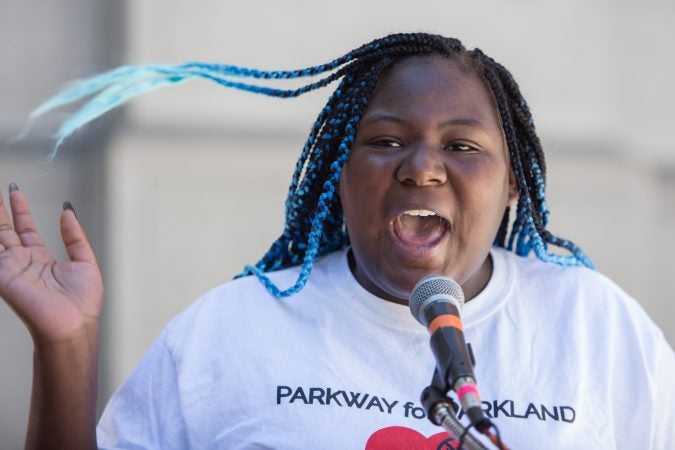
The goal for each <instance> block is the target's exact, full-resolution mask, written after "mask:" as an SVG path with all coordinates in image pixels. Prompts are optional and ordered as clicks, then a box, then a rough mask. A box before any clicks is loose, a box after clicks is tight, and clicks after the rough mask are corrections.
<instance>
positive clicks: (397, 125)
mask: <svg viewBox="0 0 675 450" xmlns="http://www.w3.org/2000/svg"><path fill="white" fill-rule="evenodd" d="M339 192H340V198H341V201H342V207H343V210H344V214H345V221H346V224H347V229H348V232H349V238H350V241H351V245H352V252H353V257H354V261H353V262H354V263H355V267H354V275H355V277H356V279H357V280H358V281H359V283H360V284H361V285H362V286H363V287H365V288H366V289H367V290H368V291H370V292H372V293H373V294H375V295H377V296H379V297H382V298H385V299H388V300H393V301H397V302H407V299H408V297H409V295H410V291H411V290H412V288H413V286H414V285H415V283H417V281H419V280H420V279H421V278H422V277H424V276H425V275H429V274H441V275H445V276H447V277H450V278H452V279H454V280H456V281H457V282H459V283H460V284H461V285H462V287H463V288H464V290H465V294H466V296H467V298H471V297H472V296H474V295H475V294H477V293H478V292H480V290H481V289H482V288H483V287H484V286H485V284H486V283H487V281H488V280H489V277H490V274H491V271H492V266H491V261H490V259H489V258H488V254H489V250H490V247H491V245H492V242H493V240H494V238H495V236H496V234H497V230H498V229H499V225H500V223H501V219H502V216H503V215H504V209H505V208H506V206H507V204H509V203H512V202H513V201H514V200H515V199H516V195H517V194H516V189H515V181H514V179H513V176H512V173H511V170H510V167H509V162H508V158H507V152H506V144H505V142H504V138H503V134H502V129H501V123H500V121H499V120H498V116H497V113H496V111H495V109H494V106H493V102H492V99H491V97H490V94H489V93H488V91H487V90H486V88H485V87H484V85H483V84H482V82H481V81H480V80H479V79H478V77H477V76H476V75H474V74H472V73H468V72H465V71H462V70H461V69H460V68H459V67H458V66H457V64H456V63H454V62H452V61H450V60H448V59H446V58H443V57H439V56H434V57H428V56H427V57H413V58H408V59H406V60H404V61H402V62H400V63H398V64H397V65H395V66H394V67H393V68H392V69H391V70H389V71H388V72H387V73H386V74H385V75H384V76H383V77H382V79H381V80H380V81H379V82H378V84H377V87H376V89H375V92H374V93H373V96H372V98H371V101H370V104H369V106H368V109H367V110H366V112H365V114H364V116H363V118H362V120H361V123H360V125H359V128H358V131H357V134H356V138H355V141H354V144H353V146H352V150H351V154H350V156H349V159H348V160H347V163H346V164H345V166H344V169H343V171H342V176H341V178H340V188H339Z"/></svg>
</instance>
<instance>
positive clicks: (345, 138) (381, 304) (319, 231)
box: [0, 34, 675, 449]
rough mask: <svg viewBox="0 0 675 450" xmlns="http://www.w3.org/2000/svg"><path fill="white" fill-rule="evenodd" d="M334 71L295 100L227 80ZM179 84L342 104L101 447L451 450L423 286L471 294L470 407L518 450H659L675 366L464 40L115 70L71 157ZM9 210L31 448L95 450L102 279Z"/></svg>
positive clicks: (407, 40)
mask: <svg viewBox="0 0 675 450" xmlns="http://www.w3.org/2000/svg"><path fill="white" fill-rule="evenodd" d="M324 72H331V73H330V74H329V75H328V76H326V77H325V78H324V79H322V80H320V81H318V82H315V83H312V84H308V85H307V86H305V87H303V88H300V89H297V90H290V91H283V90H276V89H272V88H266V87H259V86H256V85H252V84H247V83H244V82H242V81H239V80H238V78H239V77H246V78H254V79H257V78H265V79H268V78H271V79H276V78H299V77H304V76H310V75H317V74H320V73H324ZM192 77H205V78H208V79H212V80H214V81H216V82H218V83H220V84H223V85H225V86H229V87H235V88H240V89H244V90H249V91H253V92H259V93H264V94H268V95H275V96H282V97H288V96H296V95H299V94H302V93H304V92H307V91H309V90H312V89H315V88H318V87H322V86H325V85H326V84H328V83H329V82H331V81H333V80H338V79H339V80H340V84H339V86H338V88H337V89H336V91H335V93H334V94H333V95H332V96H331V98H330V99H329V101H328V103H327V105H326V107H325V108H324V109H323V110H322V111H321V113H320V115H319V118H318V119H317V121H316V123H315V124H314V127H313V129H312V132H311V134H310V137H309V139H308V141H307V144H306V146H305V148H304V149H303V152H302V154H301V157H300V160H299V162H298V165H297V170H296V173H295V174H294V176H293V179H292V182H291V187H290V190H289V197H288V200H287V203H286V207H287V217H286V224H285V228H284V231H283V233H282V235H281V236H280V238H279V239H278V240H277V241H276V242H275V243H274V244H273V245H272V247H271V248H270V250H269V251H268V253H267V254H266V255H264V256H263V258H262V259H261V261H260V262H258V263H257V264H256V265H255V266H250V267H247V268H246V272H245V273H244V274H243V275H249V274H252V275H255V276H242V277H240V278H239V279H237V280H235V281H232V282H229V283H226V284H225V285H223V286H221V287H219V288H216V289H215V290H213V291H211V292H209V293H208V294H206V295H205V296H204V297H203V298H202V299H201V300H199V301H198V302H196V303H195V304H194V305H192V306H191V307H190V308H188V309H187V310H186V311H185V312H184V313H182V314H181V315H179V316H178V317H176V318H175V319H174V320H172V321H171V322H170V323H169V325H168V326H167V328H166V329H165V331H164V332H163V333H162V335H161V336H160V337H159V339H158V340H157V341H156V342H155V344H153V346H152V347H151V349H150V350H149V351H148V353H147V354H146V356H145V357H144V359H143V360H142V361H141V363H140V364H139V366H138V367H137V369H136V370H135V371H134V372H133V374H132V375H131V376H130V378H129V379H128V380H127V381H126V382H125V383H124V384H123V385H122V386H121V387H120V389H119V390H118V391H117V392H116V393H115V395H114V396H113V397H112V399H111V400H110V403H109V404H108V407H107V408H106V411H105V412H104V415H103V417H102V418H101V421H100V423H99V427H98V445H100V446H101V447H104V448H188V447H190V448H260V447H262V448H368V449H381V448H425V446H427V447H429V446H431V447H429V448H436V447H439V448H440V446H442V445H444V444H443V442H445V443H446V444H448V443H449V441H448V440H447V435H446V434H444V433H441V432H440V429H438V428H437V427H435V426H433V425H432V424H431V423H429V422H428V421H427V420H426V419H425V418H424V412H423V410H422V409H421V408H420V405H419V404H418V403H417V401H416V399H417V398H418V395H419V392H420V391H421V390H422V388H423V387H424V386H426V385H427V384H428V381H429V379H430V377H431V374H432V372H433V370H434V366H435V363H434V361H433V357H432V355H431V352H429V350H428V335H427V333H426V330H424V329H423V328H422V327H420V326H419V324H417V323H416V322H415V320H414V319H413V318H412V317H411V315H410V313H409V312H408V308H407V307H406V306H405V304H406V303H407V299H408V296H409V295H410V291H411V290H412V288H413V286H414V285H415V283H416V282H417V281H419V280H420V279H421V278H422V277H423V276H425V275H428V274H440V275H444V276H447V277H450V278H453V279H454V280H456V281H457V282H458V283H459V284H461V286H462V289H463V290H464V293H465V297H466V299H467V304H466V306H465V308H464V310H463V314H462V317H463V321H464V326H465V331H466V335H467V338H468V340H469V341H471V343H472V345H473V350H474V353H475V354H476V359H477V360H478V365H477V367H476V375H477V379H478V383H479V385H480V388H481V392H482V397H483V409H484V411H485V414H486V415H487V416H488V417H489V418H491V419H492V420H493V422H494V423H496V424H498V425H499V427H500V428H501V430H502V435H503V437H504V440H505V441H506V442H508V443H509V444H511V445H512V446H513V447H514V448H541V447H544V446H546V447H550V446H553V447H555V448H578V447H582V446H586V447H589V448H615V447H619V446H623V445H626V444H628V445H630V444H633V445H635V446H639V447H646V448H666V445H667V444H666V443H667V442H670V441H672V438H673V437H674V436H673V429H672V426H671V425H672V423H674V421H675V412H674V411H675V407H674V406H673V405H674V404H675V402H674V400H675V391H674V389H673V386H672V383H669V382H668V377H669V374H670V373H672V370H674V369H675V357H674V356H673V352H672V350H671V349H670V348H669V347H668V344H667V343H666V342H665V340H664V338H663V336H662V334H661V332H660V331H659V330H658V329H657V328H656V327H655V326H654V325H653V324H652V322H651V321H650V320H649V319H648V318H647V317H646V316H645V314H644V313H643V312H642V310H641V309H640V308H639V307H638V306H637V304H636V303H635V302H634V301H633V300H632V299H630V298H628V296H627V295H626V294H625V293H623V292H622V291H621V290H619V289H618V288H617V287H616V286H615V285H614V284H612V283H611V282H610V281H609V280H607V279H606V278H604V277H602V275H599V274H597V273H595V272H593V271H592V270H591V269H589V268H588V267H584V266H590V265H591V264H590V261H589V260H588V259H587V258H586V256H585V255H584V254H583V252H582V251H581V250H580V249H579V248H578V247H577V246H576V245H574V244H573V243H571V242H569V241H566V240H563V239H560V238H558V237H556V236H554V235H553V234H552V233H551V232H550V231H548V229H547V222H548V214H549V212H548V208H547V206H546V202H545V184H544V179H545V164H544V158H543V152H542V149H541V145H540V143H539V139H538V138H537V135H536V132H535V129H534V125H533V123H532V118H531V115H530V113H529V110H528V108H527V104H526V102H525V100H524V98H523V97H522V95H521V94H520V91H519V88H518V86H517V84H516V83H515V81H514V80H513V78H512V77H511V75H510V74H509V73H508V71H506V70H505V69H504V68H503V67H502V66H500V65H499V64H497V63H496V62H494V60H492V59H491V58H489V57H487V56H485V55H484V54H483V53H482V52H481V51H480V50H472V51H467V50H466V49H465V48H464V47H463V46H462V45H461V43H460V42H459V41H457V40H454V39H447V38H443V37H440V36H433V35H426V34H398V35H391V36H387V37H385V38H383V39H380V40H376V41H373V42H371V43H369V44H366V45H364V46H363V47H360V48H358V49H356V50H354V51H352V52H350V53H348V54H347V55H345V56H343V57H341V58H338V59H336V60H334V61H331V62H330V63H328V64H324V65H321V66H316V67H312V68H308V69H304V70H299V71H285V72H263V71H256V70H251V69H245V68H239V67H235V66H219V65H206V64H200V63H191V64H185V65H182V66H168V67H144V68H122V69H119V70H118V71H115V72H112V73H111V74H106V75H104V76H102V77H98V78H95V79H93V80H91V81H88V82H85V83H84V84H82V85H81V86H80V88H79V91H78V92H77V95H88V94H90V93H92V92H94V91H96V90H98V89H101V88H102V87H103V88H104V89H107V91H106V90H104V93H103V94H101V97H99V98H98V100H96V101H95V102H94V104H93V106H94V107H93V109H92V107H87V106H85V108H84V109H83V111H84V112H83V113H82V114H80V115H76V116H75V117H74V118H73V119H72V122H70V123H69V124H67V125H66V127H65V128H64V133H63V136H62V137H61V138H63V137H65V135H67V134H68V133H69V132H70V131H72V129H74V128H77V127H78V126H79V125H81V124H82V123H84V122H86V121H87V120H90V119H91V117H92V116H95V115H97V114H100V113H102V112H104V111H105V110H107V109H110V108H111V107H113V106H115V105H116V104H118V103H119V102H121V101H124V100H125V99H127V98H129V97H131V96H133V95H135V94H136V93H137V92H139V91H142V90H144V89H146V90H147V88H149V87H155V86H159V85H162V84H167V83H173V82H177V81H183V80H185V79H189V78H192ZM106 86H107V87H106ZM110 94H112V96H111V95H110ZM66 98H67V99H68V101H70V100H71V99H72V98H73V96H72V95H69V94H68V93H66V94H64V96H63V97H59V98H57V99H56V100H55V101H53V102H52V103H51V104H50V106H54V105H59V104H62V103H65V102H66V100H64V99H66ZM101 105H103V106H101ZM91 111H93V113H91ZM10 190H11V193H10V205H11V210H12V220H11V221H10V218H9V215H8V213H7V212H6V210H5V209H4V208H3V209H0V295H2V297H3V298H4V299H5V300H6V301H7V302H8V304H9V305H10V306H11V307H12V308H13V309H14V310H15V311H16V312H17V314H18V315H19V316H20V317H21V318H22V319H23V320H24V322H25V323H26V324H27V326H28V328H29V330H30V331H31V334H32V336H33V339H34V341H35V372H34V392H33V400H32V405H31V419H30V425H29V437H28V446H29V447H30V446H34V447H35V446H37V447H40V446H44V447H48V446H49V445H53V444H55V443H57V442H58V445H57V446H62V447H68V448H85V447H94V446H95V445H96V435H95V432H94V428H95V425H94V415H95V414H94V412H95V392H96V385H95V379H96V355H97V327H98V325H97V324H98V317H99V314H100V310H101V305H102V285H101V281H100V280H101V279H100V273H99V271H98V268H97V265H96V261H95V257H94V254H93V252H92V250H91V247H90V246H89V245H88V243H87V239H86V237H85V235H84V232H83V231H82V229H81V228H80V226H79V224H78V222H77V219H76V217H75V215H74V213H73V212H72V207H70V205H65V211H64V213H63V215H62V217H61V227H62V235H63V240H64V244H65V245H66V249H67V252H68V255H69V257H70V259H71V261H69V262H59V263H57V262H55V261H54V259H53V257H52V256H51V254H50V253H49V252H48V251H47V250H46V249H45V248H44V245H43V244H42V241H41V240H40V238H39V235H38V234H37V233H36V232H35V227H34V225H33V221H32V219H31V216H30V211H29V209H28V206H27V203H26V201H25V199H24V198H23V196H22V194H21V193H20V191H19V190H18V189H17V188H16V186H14V185H13V186H12V187H11V189H10ZM511 207H516V212H515V215H514V216H515V217H514V218H513V219H511V217H510V209H511ZM509 228H510V232H509ZM551 245H552V246H558V247H561V248H563V249H566V250H568V251H569V253H570V254H568V255H564V256H563V255H559V254H556V253H550V252H549V249H548V247H549V246H551ZM508 250H513V252H510V251H508ZM530 253H534V254H535V255H536V256H537V257H538V259H528V258H525V256H527V255H528V254H530ZM289 296H292V297H291V298H289V299H287V300H283V301H279V300H276V299H275V298H274V297H277V298H282V297H289ZM82 386H84V387H85V389H84V390H82ZM628 392H630V393H631V394H632V395H633V396H634V400H633V399H631V400H630V401H628V400H627V396H626V394H627V393H628ZM63 411H67V412H68V414H65V415H64V414H63ZM460 416H461V414H460ZM55 417H56V418H57V419H55Z"/></svg>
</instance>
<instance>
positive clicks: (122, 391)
mask: <svg viewBox="0 0 675 450" xmlns="http://www.w3.org/2000/svg"><path fill="white" fill-rule="evenodd" d="M166 333H167V332H166V330H165V331H164V333H162V335H160V337H159V338H158V339H157V340H156V341H155V342H154V343H153V344H152V346H151V347H150V349H149V350H148V352H147V353H146V354H145V356H144V357H143V359H142V360H141V362H140V363H139V364H138V366H136V368H135V369H134V371H133V372H132V373H131V375H130V376H129V378H128V379H127V380H126V381H125V382H124V383H123V384H122V385H121V386H120V387H119V388H118V389H117V391H116V392H115V393H114V394H113V396H112V397H111V399H110V401H109V402H108V404H107V406H106V408H105V410H104V411H103V415H102V416H101V419H100V421H99V423H98V427H97V440H98V446H99V448H101V449H130V448H133V449H150V448H152V449H156V448H162V449H184V448H188V447H189V445H188V443H187V435H186V431H185V422H184V420H183V416H182V413H181V408H180V396H179V390H178V383H177V377H176V364H175V362H174V359H173V356H172V354H171V351H170V349H169V348H168V347H167V344H166Z"/></svg>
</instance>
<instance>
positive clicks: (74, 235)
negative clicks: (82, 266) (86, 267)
mask: <svg viewBox="0 0 675 450" xmlns="http://www.w3.org/2000/svg"><path fill="white" fill-rule="evenodd" d="M61 238H62V239H63V243H64V245H65V246H66V252H67V253H68V257H69V258H70V260H71V261H82V262H89V263H92V264H94V265H96V264H97V263H96V256H95V255H94V250H93V249H92V248H91V244H90V243H89V239H88V238H87V235H86V233H85V232H84V230H83V229H82V227H81V226H80V222H79V221H78V220H77V216H76V215H75V210H74V209H73V206H72V205H71V204H70V202H66V203H64V204H63V214H61Z"/></svg>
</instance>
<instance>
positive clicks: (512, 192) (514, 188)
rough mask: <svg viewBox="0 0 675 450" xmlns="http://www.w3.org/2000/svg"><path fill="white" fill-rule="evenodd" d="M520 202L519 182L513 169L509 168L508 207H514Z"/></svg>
mask: <svg viewBox="0 0 675 450" xmlns="http://www.w3.org/2000/svg"><path fill="white" fill-rule="evenodd" d="M517 201H518V180H516V175H515V174H514V173H513V168H509V197H508V200H507V202H506V204H507V205H508V206H513V205H515V204H516V202H517Z"/></svg>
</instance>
